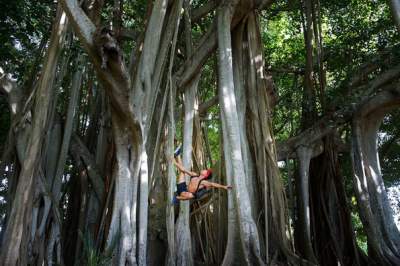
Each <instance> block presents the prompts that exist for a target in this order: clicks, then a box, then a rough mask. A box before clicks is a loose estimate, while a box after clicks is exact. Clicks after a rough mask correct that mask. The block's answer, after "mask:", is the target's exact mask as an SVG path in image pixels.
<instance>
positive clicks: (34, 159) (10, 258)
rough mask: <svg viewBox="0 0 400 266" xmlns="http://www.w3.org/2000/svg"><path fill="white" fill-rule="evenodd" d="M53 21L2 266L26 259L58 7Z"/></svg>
mask: <svg viewBox="0 0 400 266" xmlns="http://www.w3.org/2000/svg"><path fill="white" fill-rule="evenodd" d="M55 21H56V23H55V24H54V27H53V30H52V35H51V38H50V44H49V49H48V52H47V55H46V59H45V62H44V68H43V70H42V75H41V77H40V81H39V86H38V89H37V94H36V104H35V107H34V112H33V113H34V117H33V120H32V125H33V126H32V132H31V135H30V136H29V142H28V147H27V151H26V158H27V159H26V160H25V163H24V165H23V167H22V171H21V173H20V176H19V181H18V185H17V190H16V194H15V197H14V200H13V204H12V210H11V213H10V218H9V220H8V223H7V227H6V228H7V231H6V233H5V235H4V239H3V244H2V247H3V248H2V252H1V257H0V258H1V259H0V261H1V264H2V265H17V264H18V263H22V264H24V261H25V260H26V256H27V254H26V252H27V250H24V248H21V245H22V247H23V245H24V243H26V241H27V236H28V235H29V228H28V223H29V222H30V221H31V215H32V213H31V212H32V196H33V194H32V193H33V186H34V176H35V175H36V173H37V170H38V163H39V162H40V160H39V159H40V157H41V156H40V152H41V146H42V142H43V136H44V132H45V129H46V124H47V120H48V117H47V116H48V113H49V107H50V105H49V104H50V101H51V96H52V95H53V93H52V91H51V89H52V87H53V81H54V77H55V73H54V72H55V70H56V68H55V67H54V66H55V65H57V62H58V59H59V54H60V51H61V49H62V46H63V43H64V37H65V33H66V29H67V27H68V23H67V19H66V15H65V13H63V12H61V9H60V8H59V9H58V12H57V17H56V20H55ZM25 262H26V261H25Z"/></svg>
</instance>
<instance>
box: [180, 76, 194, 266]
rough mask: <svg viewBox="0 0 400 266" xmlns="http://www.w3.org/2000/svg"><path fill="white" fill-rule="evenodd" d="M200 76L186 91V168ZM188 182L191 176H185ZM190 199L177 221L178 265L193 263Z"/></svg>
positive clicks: (188, 161)
mask: <svg viewBox="0 0 400 266" xmlns="http://www.w3.org/2000/svg"><path fill="white" fill-rule="evenodd" d="M199 78H200V77H198V78H196V80H195V81H194V83H193V84H191V85H190V88H189V89H188V90H187V93H185V103H184V104H185V116H184V121H185V122H184V127H183V147H182V149H183V156H182V157H183V158H182V163H183V166H184V167H185V168H186V169H191V168H192V164H191V159H192V150H193V149H192V139H193V118H194V100H195V97H196V92H197V85H198V82H199ZM185 179H186V183H188V182H189V177H188V176H185ZM189 204H190V201H181V203H180V211H179V217H178V221H177V222H176V232H175V239H176V249H177V250H179V252H177V254H176V264H177V265H193V254H192V243H191V235H190V228H189V207H190V205H189Z"/></svg>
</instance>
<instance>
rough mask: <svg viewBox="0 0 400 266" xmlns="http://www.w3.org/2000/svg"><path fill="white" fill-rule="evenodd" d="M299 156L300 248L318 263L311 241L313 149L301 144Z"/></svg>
mask: <svg viewBox="0 0 400 266" xmlns="http://www.w3.org/2000/svg"><path fill="white" fill-rule="evenodd" d="M296 153H297V157H298V158H299V174H298V175H296V190H297V193H296V194H297V210H298V211H297V221H296V231H297V235H298V239H299V240H298V249H299V250H300V252H301V253H302V254H303V256H304V257H305V258H306V259H307V260H309V261H311V262H313V263H317V259H316V257H315V254H314V251H313V248H312V242H311V213H310V191H309V182H310V160H311V156H312V149H311V148H310V147H306V146H300V147H298V148H297V149H296Z"/></svg>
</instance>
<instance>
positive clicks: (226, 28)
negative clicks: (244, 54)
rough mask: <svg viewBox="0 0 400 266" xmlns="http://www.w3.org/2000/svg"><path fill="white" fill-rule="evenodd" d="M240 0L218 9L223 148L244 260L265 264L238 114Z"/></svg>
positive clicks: (225, 4)
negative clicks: (235, 48) (235, 44)
mask: <svg viewBox="0 0 400 266" xmlns="http://www.w3.org/2000/svg"><path fill="white" fill-rule="evenodd" d="M237 2H238V1H234V2H233V3H224V4H222V5H221V7H220V8H219V10H218V13H217V21H218V48H219V53H218V70H219V76H218V78H219V102H220V108H221V113H223V116H222V115H221V118H222V119H224V123H226V131H227V134H226V136H227V139H226V142H225V141H224V147H226V148H227V149H228V150H229V155H228V156H227V157H226V158H225V162H226V164H228V163H230V162H231V163H232V174H233V187H234V189H233V193H235V203H236V208H237V212H238V220H239V232H240V238H241V245H242V249H243V253H244V259H245V261H246V264H248V265H258V264H263V262H262V260H261V254H260V242H259V236H258V229H257V226H256V224H255V222H254V219H253V217H252V213H251V205H250V197H249V192H248V189H247V185H246V178H247V177H246V173H245V171H244V169H245V167H244V163H243V157H242V151H241V146H240V145H238V144H239V143H240V129H239V118H238V114H237V107H236V100H235V91H234V79H233V66H232V46H231V33H230V25H231V19H232V14H233V11H234V7H235V5H236V4H237Z"/></svg>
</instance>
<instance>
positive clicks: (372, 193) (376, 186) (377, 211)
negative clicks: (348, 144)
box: [351, 84, 400, 265]
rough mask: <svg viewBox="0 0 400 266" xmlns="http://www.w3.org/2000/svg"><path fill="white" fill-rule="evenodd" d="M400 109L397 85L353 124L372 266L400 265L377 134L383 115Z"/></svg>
mask: <svg viewBox="0 0 400 266" xmlns="http://www.w3.org/2000/svg"><path fill="white" fill-rule="evenodd" d="M398 106H400V89H399V86H398V84H396V88H394V89H392V90H386V91H383V92H381V93H379V94H378V95H376V97H374V98H373V99H371V100H370V101H369V102H367V103H365V104H364V105H363V106H362V107H361V108H360V109H359V110H358V111H357V113H356V115H355V117H354V118H353V123H352V152H351V154H352V163H353V171H354V184H355V192H356V197H357V202H358V207H359V212H360V217H361V220H362V222H363V225H364V229H365V231H366V234H367V237H368V252H369V255H370V259H371V260H372V263H376V264H381V265H398V264H399V263H400V233H399V230H398V229H397V227H396V225H395V223H394V220H393V215H392V213H391V208H390V205H389V202H388V198H387V195H386V190H385V186H384V183H383V180H382V173H381V167H380V164H379V155H378V152H377V133H378V130H379V126H380V124H381V121H382V119H383V118H384V115H385V114H386V113H387V112H389V111H390V110H392V109H393V108H398Z"/></svg>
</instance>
